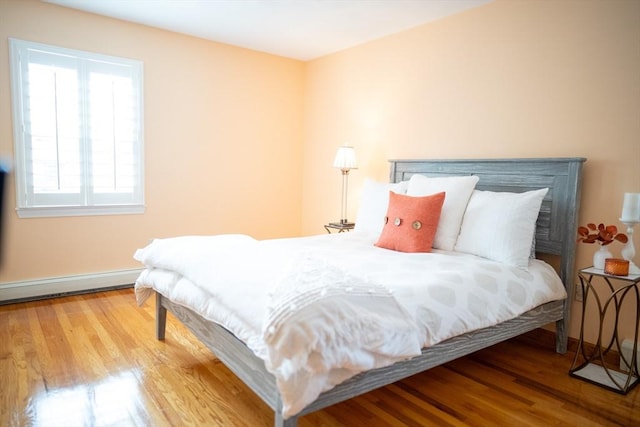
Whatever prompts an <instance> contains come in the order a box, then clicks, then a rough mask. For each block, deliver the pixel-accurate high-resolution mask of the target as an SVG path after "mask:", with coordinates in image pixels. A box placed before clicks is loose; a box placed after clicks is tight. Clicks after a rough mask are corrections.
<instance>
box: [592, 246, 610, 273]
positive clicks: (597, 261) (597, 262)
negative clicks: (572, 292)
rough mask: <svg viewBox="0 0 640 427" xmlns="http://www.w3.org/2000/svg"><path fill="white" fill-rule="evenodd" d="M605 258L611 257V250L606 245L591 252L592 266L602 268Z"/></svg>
mask: <svg viewBox="0 0 640 427" xmlns="http://www.w3.org/2000/svg"><path fill="white" fill-rule="evenodd" d="M607 258H613V255H612V254H611V251H609V248H608V247H606V246H600V249H598V250H597V251H596V253H595V254H593V267H594V268H597V269H599V270H604V260H605V259H607Z"/></svg>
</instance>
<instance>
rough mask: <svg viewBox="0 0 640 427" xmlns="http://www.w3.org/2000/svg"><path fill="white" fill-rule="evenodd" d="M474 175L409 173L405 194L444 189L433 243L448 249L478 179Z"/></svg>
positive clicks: (450, 246) (454, 240) (426, 193)
mask: <svg viewBox="0 0 640 427" xmlns="http://www.w3.org/2000/svg"><path fill="white" fill-rule="evenodd" d="M479 179H480V178H478V177H477V176H446V177H434V178H429V177H426V176H424V175H412V176H411V179H410V180H409V187H408V188H407V195H409V196H428V195H430V194H435V193H440V192H441V191H444V192H445V196H444V205H442V213H441V214H440V222H439V223H438V230H437V231H436V237H435V239H434V240H433V247H434V248H436V249H443V250H445V251H452V250H453V248H454V246H455V244H456V240H457V238H458V234H459V233H460V224H462V217H463V216H464V210H465V209H466V207H467V202H468V201H469V197H471V193H472V192H473V189H474V188H475V187H476V184H477V183H478V180H479Z"/></svg>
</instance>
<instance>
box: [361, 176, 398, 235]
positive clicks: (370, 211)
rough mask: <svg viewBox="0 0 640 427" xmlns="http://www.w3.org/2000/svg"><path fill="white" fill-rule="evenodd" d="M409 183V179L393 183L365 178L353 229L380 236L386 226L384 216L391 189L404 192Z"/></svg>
mask: <svg viewBox="0 0 640 427" xmlns="http://www.w3.org/2000/svg"><path fill="white" fill-rule="evenodd" d="M407 184H408V181H402V182H398V183H396V184H391V183H388V182H376V181H373V180H371V179H369V178H367V179H365V181H364V184H363V185H362V194H361V196H360V206H359V208H358V215H356V225H355V226H354V229H353V231H354V232H364V233H371V234H375V235H376V236H380V233H382V229H383V228H384V217H385V216H386V215H387V208H388V207H389V191H393V192H394V193H398V194H404V193H406V192H407Z"/></svg>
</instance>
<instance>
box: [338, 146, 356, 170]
mask: <svg viewBox="0 0 640 427" xmlns="http://www.w3.org/2000/svg"><path fill="white" fill-rule="evenodd" d="M333 167H334V168H338V169H342V170H347V171H348V170H350V169H358V164H357V162H356V152H355V150H354V149H353V147H347V146H343V147H340V148H338V152H337V153H336V158H335V159H334V160H333Z"/></svg>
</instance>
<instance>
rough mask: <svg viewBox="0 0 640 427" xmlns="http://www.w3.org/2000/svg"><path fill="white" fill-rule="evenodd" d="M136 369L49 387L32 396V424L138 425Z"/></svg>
mask: <svg viewBox="0 0 640 427" xmlns="http://www.w3.org/2000/svg"><path fill="white" fill-rule="evenodd" d="M136 374H137V372H136V371H135V370H131V371H126V372H121V373H119V374H117V375H114V376H110V377H109V378H106V379H104V380H102V381H99V382H96V383H90V384H82V385H77V386H74V387H65V388H60V389H54V390H48V391H45V392H42V393H40V394H38V395H36V396H35V397H34V402H33V407H32V411H30V412H31V413H30V414H29V415H30V418H31V421H32V422H33V424H31V425H33V426H47V427H49V426H61V427H62V426H64V427H76V426H82V427H85V426H130V425H138V424H139V423H137V422H136V418H137V417H136V414H137V410H136V408H137V407H138V405H137V399H138V396H140V392H139V390H138V380H137V376H136Z"/></svg>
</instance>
